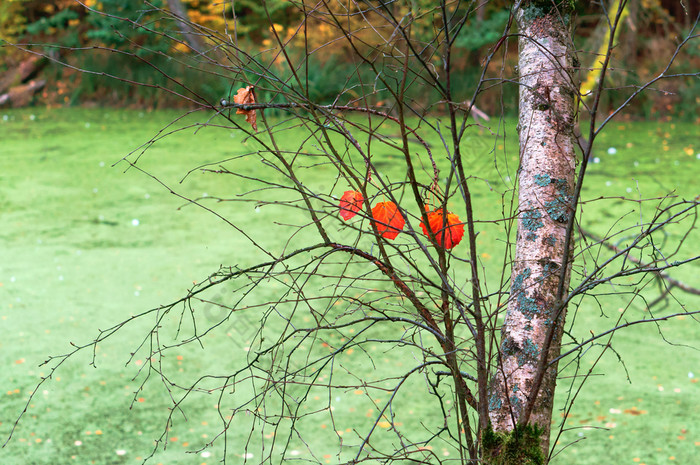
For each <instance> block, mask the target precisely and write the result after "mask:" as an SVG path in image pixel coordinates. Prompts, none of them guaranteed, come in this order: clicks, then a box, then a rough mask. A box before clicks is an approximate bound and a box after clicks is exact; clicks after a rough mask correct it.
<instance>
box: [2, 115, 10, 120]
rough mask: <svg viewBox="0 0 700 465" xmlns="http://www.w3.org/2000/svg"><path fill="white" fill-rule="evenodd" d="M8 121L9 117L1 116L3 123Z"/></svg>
mask: <svg viewBox="0 0 700 465" xmlns="http://www.w3.org/2000/svg"><path fill="white" fill-rule="evenodd" d="M8 119H10V117H9V116H7V115H2V120H3V121H7V120H8Z"/></svg>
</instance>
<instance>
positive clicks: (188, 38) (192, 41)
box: [168, 0, 207, 54]
mask: <svg viewBox="0 0 700 465" xmlns="http://www.w3.org/2000/svg"><path fill="white" fill-rule="evenodd" d="M168 8H169V9H170V12H171V13H172V14H173V17H174V18H175V22H176V23H177V27H178V29H179V30H180V33H181V34H182V38H183V39H184V40H185V42H187V45H189V46H190V48H191V49H192V50H194V51H195V52H197V53H199V54H204V52H206V50H207V48H206V45H205V44H204V40H202V37H201V35H200V34H199V33H198V32H197V31H195V30H194V29H193V28H192V26H191V24H190V22H189V20H188V15H187V9H186V8H185V5H184V4H183V3H182V0H168Z"/></svg>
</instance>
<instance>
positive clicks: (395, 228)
mask: <svg viewBox="0 0 700 465" xmlns="http://www.w3.org/2000/svg"><path fill="white" fill-rule="evenodd" d="M372 218H374V222H375V224H376V225H377V232H378V233H379V235H380V236H382V237H385V238H387V239H392V240H393V239H395V238H396V236H398V235H399V232H401V230H402V229H403V226H404V224H406V220H405V219H404V217H403V216H401V213H400V212H399V208H398V207H397V206H396V204H395V203H394V202H380V203H378V204H377V205H375V206H374V208H373V209H372Z"/></svg>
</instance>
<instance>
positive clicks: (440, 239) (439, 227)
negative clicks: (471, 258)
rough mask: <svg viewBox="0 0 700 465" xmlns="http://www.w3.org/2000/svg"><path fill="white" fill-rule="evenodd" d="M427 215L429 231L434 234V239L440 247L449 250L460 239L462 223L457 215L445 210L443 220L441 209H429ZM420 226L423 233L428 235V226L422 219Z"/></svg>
mask: <svg viewBox="0 0 700 465" xmlns="http://www.w3.org/2000/svg"><path fill="white" fill-rule="evenodd" d="M427 215H428V226H429V227H430V231H432V232H433V234H434V235H435V240H437V243H438V245H439V246H440V247H444V248H445V249H447V250H450V249H451V248H453V247H455V246H456V245H457V244H459V243H460V242H461V241H462V238H463V237H464V224H463V223H462V222H461V221H460V220H459V217H458V216H457V215H455V214H454V213H451V212H447V221H445V216H444V210H443V209H440V210H434V211H429V212H427ZM420 227H421V229H422V230H423V234H425V235H426V236H428V237H430V235H429V234H428V228H426V227H425V225H424V224H423V222H422V221H421V222H420Z"/></svg>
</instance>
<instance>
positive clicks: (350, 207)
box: [339, 191, 364, 221]
mask: <svg viewBox="0 0 700 465" xmlns="http://www.w3.org/2000/svg"><path fill="white" fill-rule="evenodd" d="M363 201H364V197H362V194H361V193H360V192H357V191H345V193H344V194H343V196H342V197H341V198H340V205H339V207H340V216H341V218H343V219H344V220H345V221H347V220H349V219H350V218H352V217H353V216H355V215H356V214H357V212H358V211H360V209H361V208H362V202H363Z"/></svg>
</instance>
